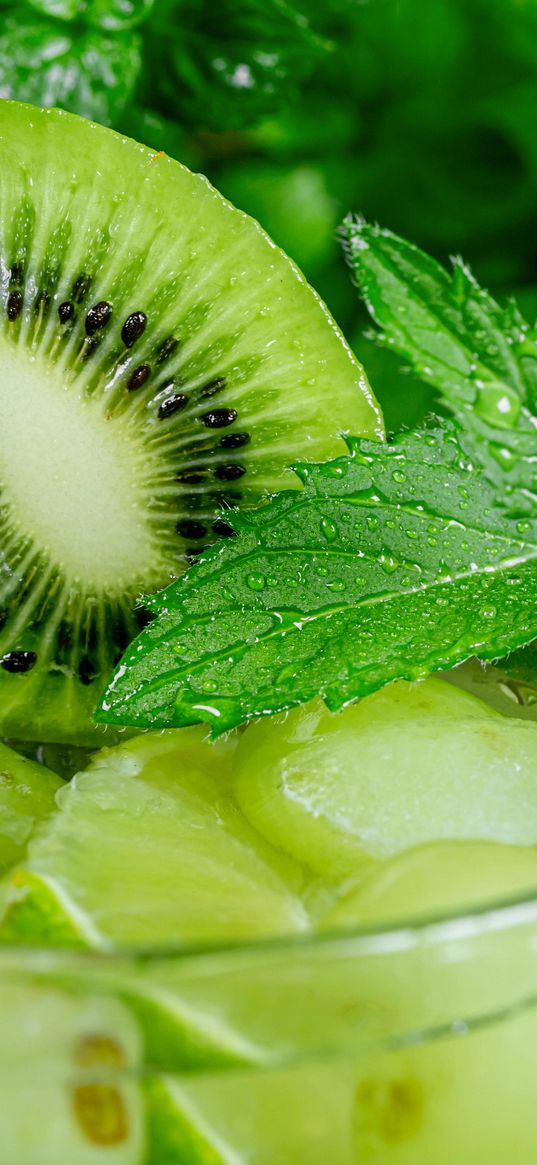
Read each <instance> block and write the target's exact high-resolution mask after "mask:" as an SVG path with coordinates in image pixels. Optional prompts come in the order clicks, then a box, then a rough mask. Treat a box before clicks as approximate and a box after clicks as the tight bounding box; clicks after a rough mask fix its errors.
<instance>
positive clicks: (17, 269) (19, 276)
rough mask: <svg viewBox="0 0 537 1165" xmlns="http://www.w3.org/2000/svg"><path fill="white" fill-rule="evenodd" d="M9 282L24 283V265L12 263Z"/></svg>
mask: <svg viewBox="0 0 537 1165" xmlns="http://www.w3.org/2000/svg"><path fill="white" fill-rule="evenodd" d="M11 282H12V283H24V266H23V264H22V263H14V264H13V266H12V268H11Z"/></svg>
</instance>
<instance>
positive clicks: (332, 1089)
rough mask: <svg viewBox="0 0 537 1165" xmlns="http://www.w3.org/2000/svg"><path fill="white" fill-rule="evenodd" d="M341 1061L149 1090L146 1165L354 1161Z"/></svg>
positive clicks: (160, 1084)
mask: <svg viewBox="0 0 537 1165" xmlns="http://www.w3.org/2000/svg"><path fill="white" fill-rule="evenodd" d="M352 1079H353V1073H352V1072H350V1071H349V1068H348V1066H345V1065H344V1066H341V1065H337V1064H336V1065H334V1066H331V1067H330V1066H323V1065H314V1066H310V1065H306V1066H305V1067H304V1068H302V1069H288V1070H283V1071H273V1072H264V1071H256V1072H252V1073H248V1074H247V1073H243V1072H233V1073H231V1074H228V1075H227V1076H225V1077H217V1076H214V1077H213V1078H211V1076H210V1075H209V1076H205V1077H200V1078H199V1080H197V1081H196V1080H188V1081H184V1082H183V1081H180V1080H176V1079H174V1078H173V1077H171V1076H167V1077H163V1078H162V1080H160V1081H158V1080H156V1081H155V1082H154V1083H153V1084H152V1085H151V1087H150V1088H149V1090H148V1093H149V1099H150V1112H151V1117H152V1120H151V1123H150V1144H151V1151H150V1155H149V1162H148V1165H180V1163H181V1165H182V1163H183V1162H184V1165H250V1162H255V1165H275V1163H276V1162H278V1163H279V1162H281V1163H282V1165H283V1163H284V1162H285V1165H327V1162H330V1165H353V1160H354V1159H353V1156H352V1152H351V1116H352V1091H351V1088H352Z"/></svg>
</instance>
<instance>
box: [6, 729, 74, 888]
mask: <svg viewBox="0 0 537 1165" xmlns="http://www.w3.org/2000/svg"><path fill="white" fill-rule="evenodd" d="M62 784H63V781H61V780H60V778H59V777H57V776H56V775H55V773H51V772H50V770H49V769H46V768H44V767H43V765H38V764H35V763H34V762H33V761H31V760H27V759H26V758H25V757H22V756H19V754H18V753H16V752H14V751H13V749H11V748H7V747H6V745H5V744H1V743H0V871H1V870H3V869H5V868H6V866H9V865H12V864H13V863H14V862H16V861H19V860H20V859H21V858H22V857H23V855H24V853H25V851H26V846H27V843H28V841H29V839H30V837H31V835H32V832H33V830H34V827H35V825H36V822H38V821H41V820H42V819H43V818H45V817H47V816H48V814H50V813H52V812H53V810H54V809H55V800H54V796H55V793H56V790H57V789H59V788H61V786H62Z"/></svg>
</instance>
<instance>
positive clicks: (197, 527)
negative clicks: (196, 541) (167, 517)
mask: <svg viewBox="0 0 537 1165" xmlns="http://www.w3.org/2000/svg"><path fill="white" fill-rule="evenodd" d="M175 529H176V530H177V533H178V534H180V535H181V538H204V537H205V535H206V533H207V527H206V526H205V525H204V524H203V522H195V521H193V519H192V518H180V519H179V521H178V523H177V525H176V527H175ZM188 553H189V554H190V553H191V552H190V551H188Z"/></svg>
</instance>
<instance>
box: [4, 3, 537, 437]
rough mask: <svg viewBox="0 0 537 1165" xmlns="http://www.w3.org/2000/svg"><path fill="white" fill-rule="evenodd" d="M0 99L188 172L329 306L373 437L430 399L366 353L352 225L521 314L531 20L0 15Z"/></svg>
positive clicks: (531, 144)
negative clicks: (459, 266)
mask: <svg viewBox="0 0 537 1165" xmlns="http://www.w3.org/2000/svg"><path fill="white" fill-rule="evenodd" d="M0 10H1V15H2V23H1V30H0V96H3V97H15V98H18V99H20V100H27V101H31V102H34V103H36V104H43V105H51V104H57V105H60V106H63V107H64V108H66V109H70V110H72V111H74V112H77V113H81V114H83V115H84V116H88V117H93V118H95V119H97V120H99V121H102V122H104V123H106V124H110V125H113V126H114V127H115V128H117V129H119V130H121V131H122V132H125V133H128V134H130V135H132V136H134V137H137V138H139V139H141V140H145V141H146V142H147V144H149V145H151V146H154V147H155V149H163V150H166V151H167V152H169V153H171V154H172V155H174V156H175V157H178V158H179V159H180V160H182V161H184V162H185V163H186V164H187V165H189V166H191V167H193V168H195V169H201V170H203V171H204V172H205V173H207V174H208V176H209V177H210V178H211V179H212V180H213V181H214V182H215V184H216V185H217V186H219V187H220V188H221V189H222V190H223V192H224V193H225V194H227V195H228V196H229V197H230V198H231V199H232V200H233V201H234V202H235V203H236V204H237V205H239V206H241V207H242V208H244V209H245V210H247V211H249V212H250V213H251V214H253V215H254V216H255V217H257V218H259V220H260V221H261V222H262V224H263V225H264V226H265V227H266V228H267V230H268V231H269V233H271V234H272V235H273V237H274V238H275V239H276V241H277V242H279V243H281V245H282V246H283V247H284V248H285V249H286V250H287V251H288V252H289V253H290V254H291V255H292V256H293V258H295V259H296V261H297V262H298V264H299V266H301V267H302V269H303V270H304V272H305V273H306V275H307V276H308V278H309V279H310V280H311V281H312V282H313V283H314V284H315V286H316V287H317V288H318V289H319V291H320V292H321V294H322V295H323V296H324V298H325V299H326V301H327V302H328V304H329V306H330V308H331V309H332V311H333V313H334V315H335V316H336V318H337V320H338V322H339V323H340V324H341V325H342V326H343V328H344V330H345V331H346V333H347V335H348V336H349V339H350V340H351V342H352V343H353V345H354V346H355V348H356V351H357V352H358V354H359V355H360V357H361V358H362V360H363V361H364V363H365V364H366V367H367V369H368V372H369V375H370V379H371V381H372V383H373V386H374V388H375V390H376V392H377V394H378V396H379V397H380V399H381V402H382V404H383V406H384V408H385V412H386V417H387V423H388V426H389V428H390V429H394V430H397V429H400V428H401V426H405V425H412V424H414V423H415V422H416V421H417V420H419V419H420V417H421V416H422V415H423V414H424V413H425V412H426V411H427V410H428V409H429V408H430V407H431V403H432V398H431V395H430V392H429V389H428V388H427V386H424V385H422V384H418V382H416V381H414V380H413V379H412V377H411V376H410V377H409V376H408V375H407V376H406V377H405V375H404V373H402V372H401V371H400V363H399V361H398V360H397V358H396V357H394V356H393V354H391V353H389V352H388V353H386V352H382V351H379V350H378V349H377V348H376V347H375V346H374V344H373V342H372V341H371V340H369V339H367V338H364V335H363V330H364V326H365V322H366V321H365V316H364V315H363V314H360V313H361V310H362V309H360V308H359V307H358V306H357V304H356V301H355V300H354V299H353V296H352V293H350V291H349V282H348V274H347V272H346V271H345V267H344V264H343V261H342V258H341V254H340V250H339V247H338V244H337V239H336V233H335V232H336V228H337V226H338V223H339V222H340V221H341V219H342V218H343V216H344V215H345V214H346V213H347V212H348V211H349V210H352V211H359V212H361V213H363V214H364V215H366V216H367V217H368V218H371V219H373V220H378V221H380V222H381V223H382V224H383V225H384V226H387V227H390V228H391V229H392V230H395V231H397V232H398V233H401V234H403V235H405V236H406V237H408V238H412V239H413V240H415V241H416V242H417V243H418V244H419V245H420V246H423V247H424V248H426V249H427V250H429V251H430V252H432V253H433V254H435V255H437V256H438V257H440V258H443V259H445V257H446V255H447V254H449V253H458V252H463V253H464V256H465V258H466V259H467V260H468V261H469V262H470V264H471V265H472V267H473V269H474V270H475V273H476V275H477V276H478V278H479V280H480V281H481V282H482V283H484V284H485V285H486V286H489V287H490V288H491V290H492V291H493V292H494V293H495V294H496V295H497V296H499V297H500V298H501V297H502V295H505V294H506V293H507V292H508V291H509V292H511V291H513V290H514V291H515V293H516V294H517V296H518V298H519V301H520V302H521V306H522V307H523V309H524V310H525V313H526V315H527V316H529V318H530V319H533V318H534V317H535V314H536V312H537V231H536V229H535V228H536V225H537V221H536V220H537V134H536V132H535V124H536V112H537V0H434V3H431V0H337V2H334V0H331V2H328V0H315V2H314V0H219V3H218V4H217V5H216V4H214V3H213V2H212V0H25V2H23V0H0Z"/></svg>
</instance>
